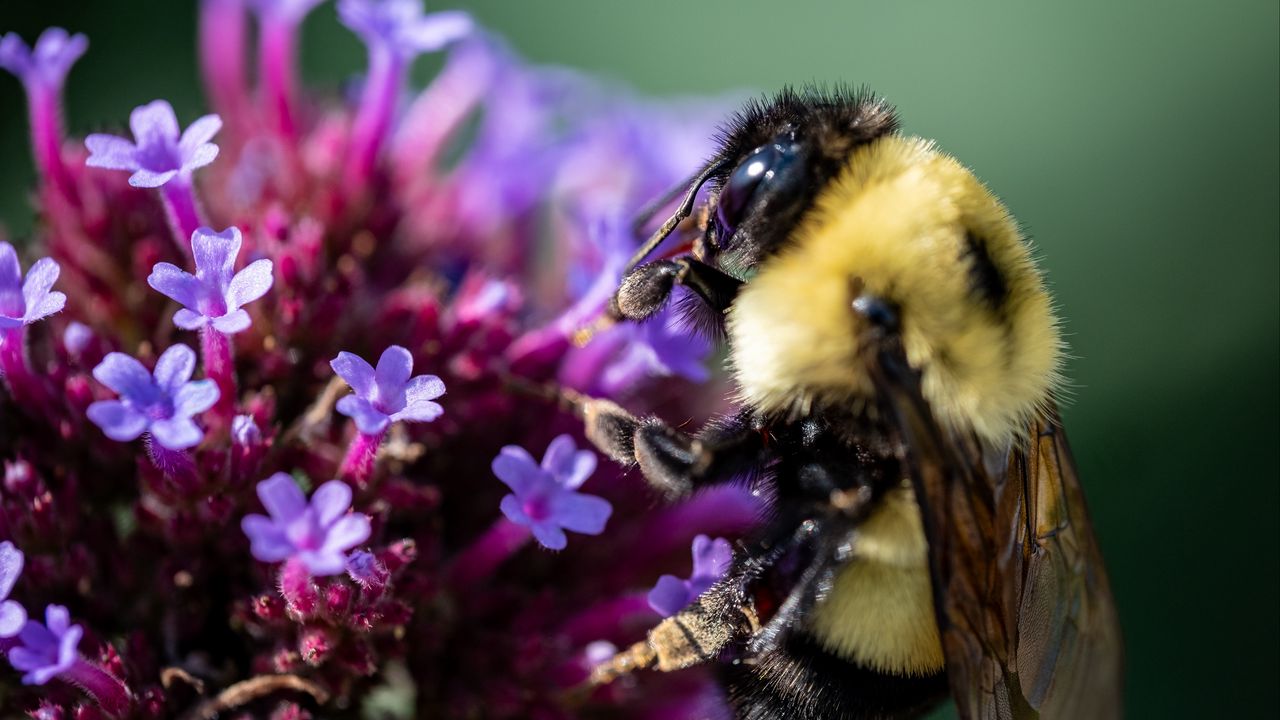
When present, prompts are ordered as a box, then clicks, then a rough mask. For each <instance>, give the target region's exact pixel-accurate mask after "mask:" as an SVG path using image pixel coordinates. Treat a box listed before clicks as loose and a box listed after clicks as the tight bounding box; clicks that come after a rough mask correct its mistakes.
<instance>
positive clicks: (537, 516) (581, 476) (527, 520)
mask: <svg viewBox="0 0 1280 720" xmlns="http://www.w3.org/2000/svg"><path fill="white" fill-rule="evenodd" d="M595 469H596V456H595V453H593V452H591V451H590V450H578V449H577V447H576V446H575V445H574V443H573V438H571V437H569V436H568V435H561V436H559V437H557V438H556V439H555V440H552V441H551V444H550V445H548V446H547V452H546V454H545V455H543V456H542V464H541V465H539V464H538V463H537V462H536V461H535V460H534V459H533V457H532V456H531V455H529V453H528V451H526V450H525V449H524V448H522V447H519V446H517V445H508V446H506V447H504V448H502V452H501V453H499V454H498V457H496V458H494V459H493V474H494V475H497V476H498V479H500V480H502V482H504V483H506V484H507V487H509V488H511V491H512V494H510V495H507V496H506V497H504V498H502V504H501V505H500V506H499V507H500V508H501V509H502V514H503V515H506V516H507V519H508V520H510V521H511V522H513V523H516V524H517V525H524V526H525V527H527V528H529V529H530V530H532V531H533V536H534V538H536V539H537V540H538V542H539V543H542V546H543V547H545V548H547V549H549V550H563V549H564V547H565V545H566V544H567V541H566V539H565V535H564V531H565V530H572V531H574V532H578V533H583V534H584V535H599V534H600V533H602V532H604V525H605V523H606V522H607V521H608V520H609V515H610V514H611V513H612V512H613V507H612V506H611V505H610V504H609V501H608V500H605V499H604V498H600V497H596V496H594V495H584V494H582V493H579V492H576V491H577V489H578V488H579V487H582V484H583V483H584V482H586V481H587V478H588V477H590V476H591V473H593V472H595Z"/></svg>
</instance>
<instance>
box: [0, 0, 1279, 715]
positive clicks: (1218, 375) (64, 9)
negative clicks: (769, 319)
mask: <svg viewBox="0 0 1280 720" xmlns="http://www.w3.org/2000/svg"><path fill="white" fill-rule="evenodd" d="M449 4H450V5H459V4H458V3H449ZM460 6H462V7H466V8H468V9H470V10H471V11H472V12H474V13H475V15H476V16H477V17H478V18H479V19H480V20H481V21H482V22H483V23H484V24H486V25H488V26H489V27H490V28H493V29H495V30H497V31H499V32H501V33H503V34H505V35H506V36H507V37H508V38H509V39H510V40H511V42H512V43H513V44H514V45H515V46H516V48H517V49H519V50H520V51H521V52H522V53H523V54H525V55H526V56H528V57H529V58H531V59H533V60H535V61H538V62H547V63H559V64H565V65H571V66H576V67H580V68H586V69H590V70H593V71H597V72H601V73H604V74H606V75H609V76H612V77H615V78H618V79H620V80H622V81H625V82H627V83H631V84H633V85H635V86H636V87H638V88H639V89H640V90H642V91H644V92H648V93H653V94H658V95H670V94H684V95H688V94H695V95H697V94H722V93H724V92H725V91H734V90H743V91H756V90H772V89H775V88H778V87H780V86H782V85H784V84H787V83H802V82H808V81H812V80H817V81H846V82H853V83H867V84H869V85H871V86H872V87H873V88H874V89H876V90H877V91H879V92H880V93H882V94H884V95H886V96H888V97H889V98H890V99H891V100H892V101H893V102H895V103H897V105H898V107H899V108H900V110H901V112H902V116H903V118H904V119H905V123H906V128H907V130H908V131H910V132H912V133H916V134H920V135H924V136H928V137H932V138H936V139H937V140H938V142H939V143H940V144H941V146H942V147H943V148H945V149H946V150H948V151H950V152H952V153H954V154H955V155H957V156H958V157H959V158H961V159H962V160H963V161H964V162H966V163H968V164H969V165H970V166H971V167H972V168H974V169H975V170H976V172H977V173H978V175H979V176H980V177H982V178H983V179H984V180H985V181H986V182H988V183H989V184H990V185H991V187H992V188H994V189H995V191H996V192H997V193H999V194H1001V195H1002V196H1003V197H1004V199H1005V200H1006V201H1007V203H1008V205H1009V206H1010V207H1011V208H1012V209H1013V211H1014V213H1015V214H1016V215H1017V216H1018V217H1019V219H1020V220H1021V221H1022V223H1023V224H1024V226H1025V227H1026V228H1027V229H1028V231H1029V232H1030V233H1031V235H1032V236H1033V238H1034V239H1035V242H1036V244H1037V247H1038V250H1039V254H1040V255H1041V257H1042V259H1043V263H1044V267H1045V268H1046V269H1047V270H1048V273H1049V277H1050V279H1051V280H1052V282H1053V285H1054V289H1055V291H1056V294H1057V298H1058V302H1059V304H1060V306H1061V309H1062V314H1063V315H1064V316H1065V317H1066V321H1067V330H1068V332H1069V337H1070V341H1071V345H1072V351H1073V355H1074V359H1073V360H1072V362H1071V365H1070V375H1071V377H1072V379H1073V381H1074V383H1075V385H1076V391H1075V398H1076V399H1075V402H1074V403H1073V404H1072V405H1071V406H1069V407H1068V408H1066V420H1067V424H1068V428H1069V430H1070V433H1071V437H1072V440H1073V443H1074V445H1075V448H1076V452H1077V455H1078V460H1079V463H1080V466H1081V473H1082V476H1083V478H1084V482H1085V484H1086V487H1087V489H1088V494H1089V499H1090V504H1091V508H1092V512H1093V515H1094V519H1095V522H1096V524H1097V529H1098V534H1099V536H1100V538H1101V542H1102V546H1103V549H1104V552H1105V554H1106V557H1107V561H1108V565H1109V567H1110V571H1111V576H1112V582H1113V584H1114V586H1115V591H1116V595H1117V599H1118V602H1119V605H1120V613H1121V617H1122V618H1123V621H1124V628H1125V634H1126V639H1127V644H1128V667H1129V670H1128V688H1129V692H1128V698H1129V707H1130V710H1131V712H1130V715H1131V716H1132V717H1135V718H1151V717H1161V718H1168V717H1256V716H1263V715H1266V716H1274V714H1275V713H1276V708H1277V706H1278V705H1280V703H1278V702H1277V701H1278V698H1277V681H1278V680H1280V673H1278V672H1277V670H1278V668H1277V657H1278V654H1280V653H1278V648H1280V632H1278V630H1280V612H1278V610H1280V587H1278V585H1280V554H1278V553H1277V547H1278V543H1277V539H1278V536H1277V517H1278V507H1280V497H1278V490H1277V483H1278V481H1280V477H1278V476H1280V472H1278V467H1277V465H1278V463H1277V440H1276V439H1277V430H1278V428H1277V424H1278V423H1277V409H1278V407H1280V402H1278V387H1277V366H1278V362H1277V360H1278V357H1277V356H1278V354H1280V353H1278V348H1280V296H1278V290H1277V288H1278V285H1280V282H1278V274H1280V269H1278V268H1280V252H1278V248H1280V228H1278V227H1277V225H1278V223H1277V212H1278V211H1277V208H1278V203H1277V200H1278V196H1280V170H1278V168H1280V150H1278V143H1277V137H1278V135H1280V116H1278V115H1280V90H1278V86H1280V77H1278V75H1280V49H1278V48H1280V40H1278V33H1280V30H1278V28H1280V10H1278V8H1280V4H1278V3H1277V2H1276V0H1262V1H1256V2H1255V1H1249V2H1244V1H1236V2H1223V3H1190V2H1180V1H1175V2H1143V3H1137V2H1130V3H1116V2H1102V1H1095V0H1090V1H1089V2H1070V3H1064V2H1059V3H992V2H981V3H963V4H962V3H956V2H949V1H930V2H918V1H917V2H904V3H884V2H878V3H869V2H868V3H854V2H845V3H839V4H837V3H819V2H787V3H783V2H776V3H763V2H745V1H743V0H739V1H737V2H727V1H726V2H693V1H690V0H661V1H655V0H646V1H645V2H633V3H620V2H617V3H602V2H598V1H597V0H572V1H563V2H550V1H547V2H530V1H521V0H506V1H503V0H489V1H486V2H473V3H466V4H461V5H460ZM433 7H434V6H433ZM52 24H59V25H63V26H65V27H67V28H69V29H72V30H77V31H82V32H85V33H87V34H88V35H89V37H90V41H91V46H90V50H89V54H88V56H87V57H86V59H84V60H82V61H81V63H80V65H79V66H78V67H77V68H76V69H75V71H74V72H73V73H72V74H71V79H70V83H69V88H68V93H69V96H68V102H67V105H68V115H69V124H70V126H71V129H72V130H73V131H74V132H76V133H83V132H88V131H92V130H95V129H100V128H104V127H115V126H120V125H122V124H123V123H124V120H125V118H126V117H127V115H128V112H129V110H130V109H131V108H133V107H134V106H135V105H138V104H140V103H142V102H145V101H149V100H152V99H154V98H157V97H163V98H168V99H169V100H171V101H172V102H173V103H174V105H175V106H176V107H177V109H178V114H179V116H180V117H181V118H182V119H183V120H184V121H186V120H189V119H190V118H192V117H194V116H195V114H196V113H198V112H199V111H201V110H202V109H203V107H202V100H201V95H200V91H199V86H198V80H197V74H196V68H195V61H194V50H193V44H194V6H193V5H190V4H188V3H185V2H178V1H176V0H117V1H116V2H103V1H102V0H92V1H91V0H84V1H83V2H68V1H65V0H64V1H57V0H47V1H45V2H40V3H34V2H26V1H25V0H22V1H19V0H0V31H9V30H16V31H18V32H19V33H21V34H22V35H23V36H24V37H26V38H28V39H30V38H32V37H33V36H34V35H35V34H36V33H37V32H38V31H39V30H40V29H42V28H44V27H46V26H48V25H52ZM303 53H304V64H305V70H306V74H307V78H308V80H309V81H310V82H311V83H313V84H318V85H319V84H323V85H324V86H326V87H329V88H332V87H333V86H334V85H335V84H336V83H337V82H339V81H341V80H343V79H344V78H346V77H349V76H350V75H351V74H353V73H355V72H358V71H359V70H360V69H361V68H362V67H363V62H364V56H363V50H362V48H361V46H360V45H359V44H358V43H357V42H356V40H355V39H354V37H353V36H352V35H351V34H350V33H349V32H347V31H346V30H345V29H344V28H342V27H341V26H340V25H338V23H337V21H336V19H335V15H334V11H333V7H332V5H331V4H329V5H325V6H322V7H321V8H320V9H319V10H318V11H316V12H315V13H313V14H312V16H311V18H310V19H309V20H308V22H307V25H306V39H305V43H304V48H303ZM431 67H432V63H431V61H430V60H427V61H424V62H421V63H420V64H419V67H418V71H419V74H420V75H423V76H425V75H427V74H429V72H430V69H431ZM0 109H3V112H0V158H2V159H3V163H2V164H0V221H3V223H4V225H5V226H6V227H7V228H8V230H9V231H10V233H11V235H13V236H16V237H18V238H22V237H24V236H27V235H29V234H30V233H31V232H32V224H33V222H34V218H33V215H32V211H31V209H30V203H29V201H28V199H27V197H28V196H27V193H28V191H29V189H30V188H31V186H32V183H33V174H32V169H31V161H30V155H29V153H28V150H27V144H26V132H27V129H26V120H25V112H24V111H23V104H22V97H21V93H20V90H19V86H18V83H17V82H15V81H12V80H11V79H9V78H7V77H0Z"/></svg>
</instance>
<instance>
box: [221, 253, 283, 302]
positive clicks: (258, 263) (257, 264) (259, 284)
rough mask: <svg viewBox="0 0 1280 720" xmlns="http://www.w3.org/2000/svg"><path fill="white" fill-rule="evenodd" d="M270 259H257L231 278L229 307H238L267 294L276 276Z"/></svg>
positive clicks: (228, 293) (228, 298)
mask: <svg viewBox="0 0 1280 720" xmlns="http://www.w3.org/2000/svg"><path fill="white" fill-rule="evenodd" d="M271 269H272V265H271V261H270V260H255V261H253V262H251V263H249V265H248V266H247V267H245V269H243V270H241V271H240V272H238V273H236V274H235V277H233V278H231V283H230V285H229V286H228V287H227V307H228V308H238V307H241V306H243V305H245V304H247V303H251V302H253V301H254V300H257V299H258V298H260V297H262V296H263V295H266V294H267V291H268V290H270V289H271V284H272V283H273V282H275V278H274V277H273V276H272V275H271Z"/></svg>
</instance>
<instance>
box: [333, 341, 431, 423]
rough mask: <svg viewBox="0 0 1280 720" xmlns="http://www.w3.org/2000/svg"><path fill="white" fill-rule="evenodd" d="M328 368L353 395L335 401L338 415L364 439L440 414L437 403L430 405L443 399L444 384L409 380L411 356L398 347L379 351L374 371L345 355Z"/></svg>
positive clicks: (421, 377)
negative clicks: (394, 425)
mask: <svg viewBox="0 0 1280 720" xmlns="http://www.w3.org/2000/svg"><path fill="white" fill-rule="evenodd" d="M329 365H330V366H331V367H332V368H333V371H334V372H335V373H337V374H338V377H340V378H342V379H343V380H346V381H347V384H348V385H350V386H351V389H352V390H354V391H355V393H354V394H352V395H347V396H346V397H344V398H342V399H341V400H339V401H338V405H337V409H338V412H340V413H342V414H343V415H346V416H347V417H350V418H351V419H352V420H355V422H356V427H357V428H359V430H360V432H362V433H365V434H366V435H373V434H375V433H380V432H382V431H383V430H385V429H386V427H387V426H388V425H390V424H391V423H393V422H396V421H399V420H408V421H410V422H431V421H432V420H435V419H436V418H438V417H440V415H441V414H442V413H444V408H442V407H440V404H439V403H435V402H432V400H435V399H436V398H438V397H440V396H441V395H444V382H443V381H442V380H441V379H440V378H438V377H436V376H435V375H419V376H417V377H414V378H410V377H409V375H410V374H412V373H413V355H411V354H410V353H409V351H408V350H406V349H405V348H402V347H400V346H399V345H392V346H391V347H389V348H387V349H386V350H384V351H383V353H382V357H380V358H378V368H377V369H376V370H375V369H374V368H373V367H371V366H370V365H369V363H367V362H365V361H364V359H363V358H361V357H359V356H358V355H353V354H352V353H349V352H340V353H338V357H336V358H334V359H333V360H331V361H329Z"/></svg>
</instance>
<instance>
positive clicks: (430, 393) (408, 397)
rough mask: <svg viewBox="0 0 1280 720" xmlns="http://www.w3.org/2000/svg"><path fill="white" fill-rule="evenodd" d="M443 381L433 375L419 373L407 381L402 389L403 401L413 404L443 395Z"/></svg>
mask: <svg viewBox="0 0 1280 720" xmlns="http://www.w3.org/2000/svg"><path fill="white" fill-rule="evenodd" d="M444 392H445V390H444V381H443V380H441V379H440V378H438V377H436V376H435V375H419V376H417V377H415V378H413V379H412V380H410V381H409V384H408V386H406V387H405V389H404V398H405V402H407V403H409V404H413V403H415V402H421V401H424V400H435V399H436V398H438V397H440V396H441V395H444Z"/></svg>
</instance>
